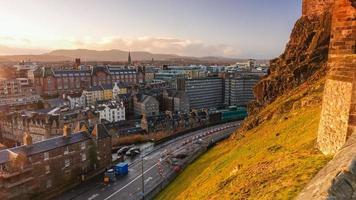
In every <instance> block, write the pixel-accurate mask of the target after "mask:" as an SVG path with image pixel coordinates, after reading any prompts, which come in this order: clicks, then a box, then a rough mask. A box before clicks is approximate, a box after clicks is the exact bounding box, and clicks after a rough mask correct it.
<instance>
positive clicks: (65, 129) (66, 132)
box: [63, 125, 70, 137]
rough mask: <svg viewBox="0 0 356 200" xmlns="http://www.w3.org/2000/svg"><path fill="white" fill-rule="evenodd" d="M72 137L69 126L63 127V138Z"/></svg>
mask: <svg viewBox="0 0 356 200" xmlns="http://www.w3.org/2000/svg"><path fill="white" fill-rule="evenodd" d="M69 136H70V128H69V127H68V126H67V125H64V126H63V137H69Z"/></svg>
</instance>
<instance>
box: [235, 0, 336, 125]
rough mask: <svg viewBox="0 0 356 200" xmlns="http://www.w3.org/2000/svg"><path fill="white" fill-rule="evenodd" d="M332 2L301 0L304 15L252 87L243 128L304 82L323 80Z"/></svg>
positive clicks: (310, 82)
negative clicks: (280, 52) (279, 97)
mask: <svg viewBox="0 0 356 200" xmlns="http://www.w3.org/2000/svg"><path fill="white" fill-rule="evenodd" d="M330 2H331V0H318V1H315V0H313V1H310V0H304V1H303V15H302V17H301V18H300V19H299V20H298V21H297V22H296V24H295V26H294V28H293V31H292V34H291V36H290V40H289V42H288V44H287V46H286V49H285V51H284V53H283V54H282V55H281V56H279V57H278V58H276V59H273V60H271V62H270V69H269V73H268V75H267V76H266V77H264V78H263V79H262V80H261V81H260V82H259V83H258V84H257V85H256V87H255V89H254V94H255V97H256V100H255V101H253V102H252V103H251V104H250V106H249V111H250V114H252V115H253V116H254V117H250V118H249V119H248V120H246V123H245V126H244V129H242V130H246V129H251V128H253V127H255V126H257V125H258V124H260V123H261V122H262V121H264V119H262V118H261V116H258V115H256V114H257V113H258V112H259V111H260V110H261V109H262V108H264V107H265V106H266V105H268V104H270V103H271V102H273V101H274V100H275V99H276V98H277V97H278V96H281V95H282V94H285V93H287V92H289V91H291V90H292V89H294V88H296V87H298V86H300V85H301V84H303V83H309V84H312V83H313V82H315V81H317V80H319V79H320V78H321V77H325V74H326V70H327V58H328V51H329V43H330V32H331V6H330V5H331V3H330Z"/></svg>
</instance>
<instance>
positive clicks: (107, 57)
mask: <svg viewBox="0 0 356 200" xmlns="http://www.w3.org/2000/svg"><path fill="white" fill-rule="evenodd" d="M128 53H129V52H127V51H121V50H116V49H113V50H105V51H96V50H88V49H74V50H55V51H52V52H49V53H47V54H44V55H48V56H63V57H68V58H71V60H73V59H74V58H81V59H82V60H84V61H127V58H128ZM131 57H132V60H138V61H142V60H151V59H152V58H153V59H154V60H169V59H175V58H180V56H178V55H173V54H153V53H149V52H143V51H133V52H131Z"/></svg>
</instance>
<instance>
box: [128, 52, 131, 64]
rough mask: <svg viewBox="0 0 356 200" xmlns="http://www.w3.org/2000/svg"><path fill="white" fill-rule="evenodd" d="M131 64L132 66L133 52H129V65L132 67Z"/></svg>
mask: <svg viewBox="0 0 356 200" xmlns="http://www.w3.org/2000/svg"><path fill="white" fill-rule="evenodd" d="M131 64H132V61H131V52H130V51H129V58H128V65H129V66H130V65H131Z"/></svg>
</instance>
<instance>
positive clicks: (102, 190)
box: [56, 122, 240, 200]
mask: <svg viewBox="0 0 356 200" xmlns="http://www.w3.org/2000/svg"><path fill="white" fill-rule="evenodd" d="M239 125H240V122H232V123H227V124H222V125H217V126H213V127H209V128H205V129H202V130H198V131H194V132H192V133H188V134H186V135H184V136H180V137H177V138H175V139H173V140H170V141H167V142H165V143H163V144H160V145H157V146H155V147H154V148H153V149H152V151H151V152H149V153H147V154H146V155H144V156H143V158H141V159H138V160H136V161H135V162H133V163H132V164H131V165H130V166H129V174H128V175H127V176H125V177H119V178H118V179H117V180H116V181H114V182H111V183H110V184H109V185H105V184H103V182H102V180H103V176H98V177H97V178H94V179H92V180H90V181H88V182H87V183H83V184H81V185H78V186H77V187H75V188H73V189H72V190H70V191H68V192H66V193H64V194H62V195H60V196H58V197H57V198H56V199H58V200H62V199H63V200H64V199H66V200H67V199H73V200H99V199H100V200H109V199H110V200H114V199H124V200H135V199H141V198H142V194H143V192H144V193H145V194H148V193H149V192H151V191H152V190H153V189H155V188H157V187H158V186H159V185H160V183H161V182H162V181H163V180H164V179H165V177H168V176H169V175H171V174H172V173H176V172H175V171H176V170H177V167H176V166H177V165H180V163H184V162H186V161H187V159H189V158H191V157H193V156H194V155H195V154H196V153H197V152H198V151H201V150H202V149H204V148H205V149H206V147H207V146H208V145H209V143H212V142H215V141H217V140H220V139H223V138H226V137H227V136H229V135H230V134H231V133H233V132H234V131H235V130H236V128H237V127H238V126H239ZM175 155H185V156H186V157H185V158H180V159H177V158H173V157H175ZM173 160H174V162H176V164H175V165H174V164H172V161H173ZM142 163H143V165H142ZM142 172H144V173H142ZM142 174H143V178H142ZM142 185H144V190H142Z"/></svg>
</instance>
